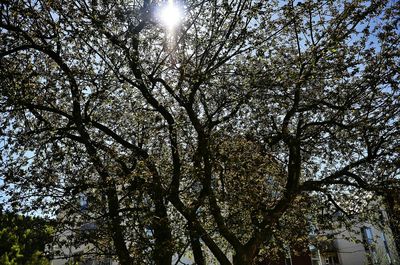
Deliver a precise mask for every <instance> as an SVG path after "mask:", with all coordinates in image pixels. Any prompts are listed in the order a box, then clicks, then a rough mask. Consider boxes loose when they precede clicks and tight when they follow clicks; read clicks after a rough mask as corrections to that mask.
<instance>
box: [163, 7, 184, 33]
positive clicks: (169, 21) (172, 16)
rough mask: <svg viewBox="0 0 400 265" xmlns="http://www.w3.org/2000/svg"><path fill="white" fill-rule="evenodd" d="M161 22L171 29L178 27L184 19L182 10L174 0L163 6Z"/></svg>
mask: <svg viewBox="0 0 400 265" xmlns="http://www.w3.org/2000/svg"><path fill="white" fill-rule="evenodd" d="M160 18H161V22H162V23H163V24H164V25H165V26H166V27H167V28H168V29H169V30H173V29H174V28H176V27H177V26H178V25H179V23H180V21H181V20H182V12H181V10H180V8H179V7H178V6H176V5H175V4H174V1H173V0H169V1H168V4H167V5H165V6H164V7H163V9H162V10H161V13H160Z"/></svg>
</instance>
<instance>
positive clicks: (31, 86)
mask: <svg viewBox="0 0 400 265" xmlns="http://www.w3.org/2000/svg"><path fill="white" fill-rule="evenodd" d="M176 2H178V3H180V4H181V6H182V9H183V12H184V19H183V20H182V21H181V25H180V26H179V27H177V28H175V29H171V28H168V27H165V26H163V25H162V23H161V21H160V19H159V18H158V16H157V13H159V11H160V8H162V6H163V3H164V2H163V1H150V0H143V1H136V0H135V1H125V0H119V1H114V2H113V1H84V0H76V1H60V0H52V1H46V0H37V1H30V0H29V1H28V0H27V1H6V2H2V3H1V4H0V5H1V21H0V29H1V31H0V35H1V40H0V41H1V50H0V58H1V59H0V69H1V70H0V77H1V78H0V85H1V87H2V90H1V91H0V122H1V123H0V130H1V131H0V132H1V135H0V137H1V138H0V139H1V144H0V150H1V153H2V161H1V164H0V174H1V175H2V176H3V177H4V182H5V184H4V185H3V190H4V192H5V193H6V195H7V196H8V197H7V198H8V201H9V203H11V204H12V206H13V207H15V208H16V209H19V210H21V211H26V212H31V211H36V210H38V209H40V210H41V212H42V213H43V214H48V215H53V216H54V215H57V216H58V226H57V229H56V230H57V233H58V235H60V241H59V244H60V245H68V246H79V245H80V244H83V243H85V244H88V245H93V246H95V247H96V249H97V250H99V251H102V252H103V253H104V254H106V255H114V256H115V257H116V258H118V260H119V262H120V263H121V264H124V265H125V264H140V263H144V264H153V263H155V264H171V260H172V256H173V254H174V253H177V254H179V255H184V253H186V252H188V251H190V252H191V253H192V254H193V257H194V260H195V261H196V263H197V264H205V261H206V260H208V259H210V258H213V259H216V260H217V261H218V262H219V263H220V264H232V263H233V264H251V263H253V262H255V260H256V259H258V258H261V259H262V257H259V255H268V252H269V251H268V247H271V246H273V245H274V244H276V245H281V244H278V243H276V242H278V241H279V242H284V243H285V242H288V241H290V240H291V239H293V238H294V235H295V233H294V232H295V231H297V230H296V227H297V225H298V226H303V227H304V225H305V224H306V223H307V218H310V214H311V215H312V213H313V209H314V207H315V208H316V209H318V204H323V205H328V209H335V210H338V209H339V210H340V211H346V212H347V211H349V212H350V214H356V213H357V212H359V211H361V210H362V208H363V207H364V206H365V205H366V203H364V202H365V198H370V194H371V192H375V191H379V192H384V191H385V189H387V188H388V186H390V183H391V182H390V181H391V180H392V179H395V178H398V173H399V172H398V171H399V168H398V167H396V163H395V162H396V161H397V160H396V159H397V157H398V151H399V130H398V128H399V125H400V124H399V116H400V115H399V109H400V108H399V72H400V71H399V62H400V60H399V43H400V42H399V31H398V28H399V23H400V22H399V20H398V14H399V9H400V6H399V5H400V4H399V3H397V2H396V1H369V0H368V1H367V0H365V1H363V0H346V1H345V0H343V1H331V0H326V1H320V0H318V1H317V0H315V1H313V0H304V1H278V0H276V1H254V0H235V1H225V0H215V1H204V0H199V1H190V0H188V1H176ZM82 196H85V197H86V199H87V200H88V202H89V204H88V206H87V207H85V209H81V207H80V206H79V203H78V202H79V200H80V198H81V197H82ZM368 196H369V197H368ZM332 212H334V211H333V210H332V211H329V213H332ZM311 219H312V218H311ZM288 224H296V225H293V227H288ZM291 228H293V229H291ZM283 230H285V231H284V232H282V233H280V232H281V231H283ZM65 231H70V232H71V233H70V234H68V235H66V234H65V233H64V232H65ZM278 235H282V236H278ZM305 236H306V235H304V232H303V235H299V238H304V237H305ZM89 243H90V244H89ZM232 256H233V258H231V257H232Z"/></svg>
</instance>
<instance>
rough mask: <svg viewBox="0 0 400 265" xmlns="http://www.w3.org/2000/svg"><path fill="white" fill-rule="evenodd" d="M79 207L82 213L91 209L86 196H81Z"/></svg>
mask: <svg viewBox="0 0 400 265" xmlns="http://www.w3.org/2000/svg"><path fill="white" fill-rule="evenodd" d="M79 205H80V207H81V211H84V210H87V209H88V207H89V203H88V198H87V196H86V195H85V194H81V195H80V196H79Z"/></svg>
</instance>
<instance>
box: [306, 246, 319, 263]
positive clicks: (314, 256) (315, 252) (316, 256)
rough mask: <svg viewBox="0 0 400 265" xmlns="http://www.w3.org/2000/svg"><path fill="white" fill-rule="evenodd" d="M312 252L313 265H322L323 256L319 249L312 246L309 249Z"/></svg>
mask: <svg viewBox="0 0 400 265" xmlns="http://www.w3.org/2000/svg"><path fill="white" fill-rule="evenodd" d="M308 248H309V250H310V257H311V264H312V265H321V264H322V262H321V255H320V253H319V250H318V248H316V247H315V246H314V245H310V246H309V247H308Z"/></svg>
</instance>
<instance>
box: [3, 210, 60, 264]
mask: <svg viewBox="0 0 400 265" xmlns="http://www.w3.org/2000/svg"><path fill="white" fill-rule="evenodd" d="M48 225H49V224H48V222H46V221H45V220H43V219H41V218H39V217H26V216H23V215H19V214H15V213H11V212H3V211H1V213H0V228H1V230H0V264H5V265H19V264H26V265H28V264H29V265H46V264H49V261H48V259H47V258H45V257H44V255H43V253H44V251H45V246H46V244H48V243H50V242H51V241H52V237H51V234H49V233H48V231H49V229H48Z"/></svg>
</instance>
